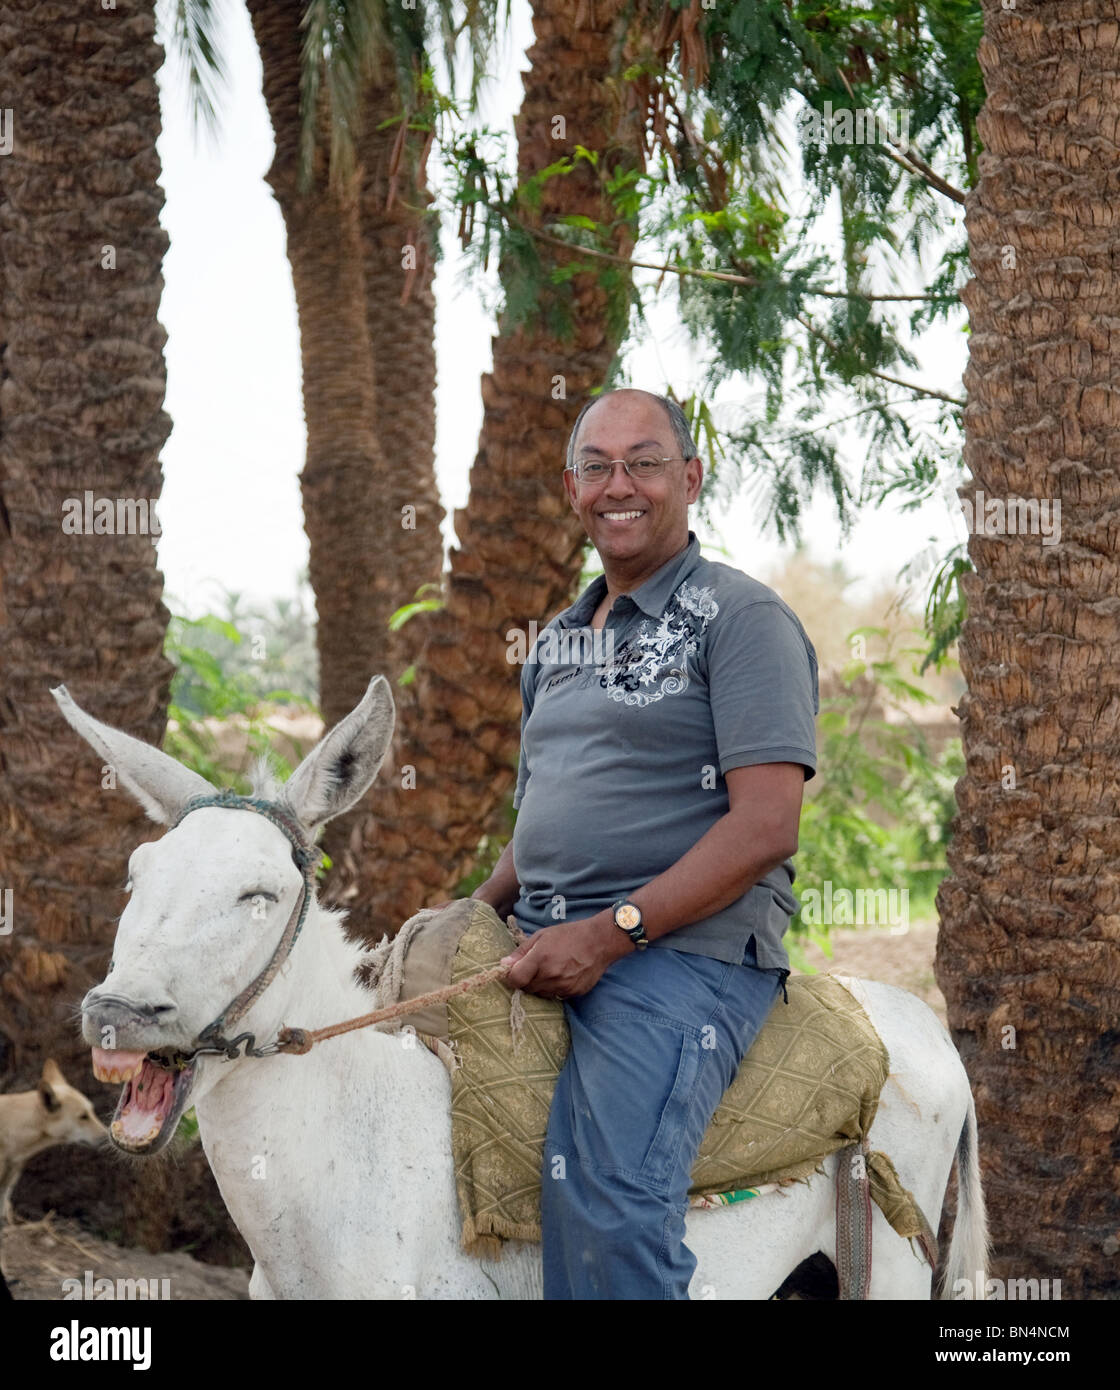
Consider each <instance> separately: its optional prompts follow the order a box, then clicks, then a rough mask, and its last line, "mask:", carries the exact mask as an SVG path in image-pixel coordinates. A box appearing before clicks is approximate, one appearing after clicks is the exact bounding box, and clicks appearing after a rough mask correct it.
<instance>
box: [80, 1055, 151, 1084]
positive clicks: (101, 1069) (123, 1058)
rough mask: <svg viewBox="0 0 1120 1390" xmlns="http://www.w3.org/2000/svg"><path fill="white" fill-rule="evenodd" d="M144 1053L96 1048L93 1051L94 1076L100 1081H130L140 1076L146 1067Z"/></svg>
mask: <svg viewBox="0 0 1120 1390" xmlns="http://www.w3.org/2000/svg"><path fill="white" fill-rule="evenodd" d="M145 1055H146V1054H145V1053H143V1052H125V1051H123V1050H120V1051H118V1050H116V1049H110V1048H105V1047H95V1048H94V1049H93V1057H92V1062H93V1074H94V1076H96V1077H97V1079H98V1081H130V1080H131V1079H132V1077H134V1076H138V1075H139V1074H140V1072H141V1070H142V1069H143V1066H144V1057H145Z"/></svg>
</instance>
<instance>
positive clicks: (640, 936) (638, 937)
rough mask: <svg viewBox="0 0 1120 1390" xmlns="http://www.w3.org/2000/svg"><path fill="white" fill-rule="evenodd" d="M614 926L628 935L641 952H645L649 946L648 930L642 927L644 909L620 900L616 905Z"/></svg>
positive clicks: (626, 900) (623, 899)
mask: <svg viewBox="0 0 1120 1390" xmlns="http://www.w3.org/2000/svg"><path fill="white" fill-rule="evenodd" d="M614 924H615V926H616V927H618V928H619V929H620V930H621V931H624V932H625V933H626V935H627V936H628V937H629V938H630V940H631V941H632V942H633V943H634V945H635V946H636V947H637V948H638V950H639V951H644V950H645V949H646V947H647V946H648V945H649V938H648V937H647V936H646V929H645V927H643V926H642V909H641V908H640V907H639V906H638V904H637V903H632V902H630V901H629V900H628V899H626V898H619V900H618V902H616V903H615V905H614Z"/></svg>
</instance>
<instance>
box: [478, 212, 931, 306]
mask: <svg viewBox="0 0 1120 1390" xmlns="http://www.w3.org/2000/svg"><path fill="white" fill-rule="evenodd" d="M488 206H491V207H492V206H493V204H488ZM495 211H501V209H495ZM511 220H512V219H511ZM518 226H519V227H520V228H521V230H522V231H524V232H528V234H529V235H530V236H533V237H536V238H537V239H538V240H540V241H547V242H550V243H551V244H552V245H553V246H562V247H563V248H564V249H565V250H566V251H578V252H579V253H580V254H581V255H583V256H594V257H595V258H596V259H597V260H603V261H614V262H615V263H616V264H617V265H628V266H633V267H635V268H637V269H640V270H658V271H660V272H661V273H662V274H666V273H668V274H670V275H680V276H681V277H682V278H683V277H687V276H695V277H696V278H698V279H702V280H722V281H724V282H726V283H727V284H729V285H745V286H746V287H747V288H748V289H753V288H755V287H756V286H757V285H758V281H757V280H755V279H753V278H752V277H751V276H749V275H733V274H732V273H731V272H730V271H727V270H701V269H697V268H695V267H693V266H679V265H656V264H654V263H653V262H652V261H635V260H631V259H628V258H627V257H626V256H619V255H617V254H615V253H614V252H611V251H599V250H597V249H595V248H594V247H591V246H580V244H579V243H578V242H574V241H565V240H564V238H563V237H558V236H553V235H552V234H551V233H549V232H542V231H541V230H540V229H539V228H537V227H528V226H526V225H525V224H524V223H523V222H522V223H518ZM786 283H788V282H786ZM805 292H806V294H811V295H813V296H815V297H816V296H820V297H823V298H826V299H866V300H869V301H872V302H875V301H891V302H900V301H911V300H922V301H928V302H929V303H943V302H945V301H947V300H950V299H956V298H957V296H956V295H945V294H863V293H862V292H861V291H859V290H818V289H813V288H812V287H811V286H810V287H808V288H807V289H806V291H805Z"/></svg>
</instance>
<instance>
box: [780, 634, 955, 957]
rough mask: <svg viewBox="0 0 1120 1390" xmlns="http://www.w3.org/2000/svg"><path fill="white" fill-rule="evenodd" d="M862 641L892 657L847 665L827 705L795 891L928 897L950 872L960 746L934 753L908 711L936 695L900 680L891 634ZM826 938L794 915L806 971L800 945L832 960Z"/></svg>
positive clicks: (823, 928) (793, 951) (794, 941)
mask: <svg viewBox="0 0 1120 1390" xmlns="http://www.w3.org/2000/svg"><path fill="white" fill-rule="evenodd" d="M857 637H863V638H865V639H867V638H874V639H876V640H877V641H885V642H886V651H885V654H884V656H883V657H882V659H880V660H853V661H851V662H850V663H849V664H848V665H847V666H846V667H845V668H844V670H843V671H842V672H840V681H841V689H840V691H839V692H838V693H837V694H835V695H834V696H832V697H831V698H827V699H823V700H822V701H821V710H820V714H819V716H818V719H817V743H818V771H817V778H816V782H817V785H816V787H815V788H814V786H813V784H812V783H810V784H809V787H808V788H807V794H806V798H805V802H804V805H803V807H802V812H801V824H800V830H799V848H798V852H797V858H796V868H797V878H796V881H795V883H794V891H795V892H796V893H797V894H798V895H799V896H800V897H801V898H802V900H803V901H804V893H805V890H807V889H815V890H817V891H818V892H822V893H823V891H824V884H825V883H826V881H831V883H832V885H833V889H834V891H835V890H836V889H838V888H841V887H844V888H848V889H850V890H853V891H854V890H855V889H857V888H863V889H865V890H875V889H877V888H896V889H902V888H906V889H907V890H908V891H909V892H910V893H911V894H912V895H914V897H915V898H920V899H922V900H927V899H928V898H929V897H930V896H931V895H932V893H933V891H935V889H936V886H937V884H938V883H939V882H940V881H941V879H942V878H943V877H944V876H945V873H946V871H947V866H946V861H945V845H946V843H947V840H948V827H949V821H950V820H951V818H952V816H953V815H954V814H955V812H956V807H955V802H954V799H953V786H954V783H955V781H956V778H957V777H958V776H959V775H960V773H961V772H962V771H963V764H962V762H961V755H960V744H959V740H953V741H952V742H950V744H948V745H947V747H946V749H945V750H944V751H943V753H942V754H941V756H940V757H938V758H934V757H933V756H932V755H931V753H930V751H929V747H928V743H927V740H926V738H925V735H924V734H923V732H922V730H921V729H920V728H919V726H918V725H917V724H916V723H915V722H914V720H913V719H912V718H911V717H910V715H909V713H908V711H909V709H910V708H912V707H913V705H914V704H915V703H917V704H927V703H929V702H930V700H931V698H932V697H931V696H930V695H929V694H928V692H927V691H925V690H924V689H922V688H921V687H920V686H918V685H916V684H915V683H914V682H913V681H912V680H909V679H907V678H906V677H905V676H903V675H902V674H901V672H900V670H899V666H898V662H897V660H896V659H895V658H894V657H893V656H892V654H891V650H890V639H889V634H888V632H887V630H886V629H884V628H870V627H869V628H862V629H857V631H855V632H853V633H851V634H850V638H849V640H851V639H853V638H857ZM909 654H910V655H915V654H917V653H914V652H910V653H909ZM888 710H893V711H894V712H895V714H896V718H895V719H894V720H888V719H887V717H886V715H887V712H888ZM828 935H829V928H828V926H827V924H814V923H809V922H806V921H804V920H803V917H802V915H801V914H799V915H798V916H797V917H795V918H794V919H793V921H792V922H791V923H790V931H789V934H788V936H787V939H786V940H787V946H788V947H789V949H790V958H791V960H793V961H794V963H795V964H796V965H797V967H798V968H799V969H806V968H807V965H806V958H805V955H804V952H803V951H802V950H801V943H802V942H804V941H805V940H810V941H814V942H816V943H817V944H818V945H821V946H822V947H823V948H824V949H825V951H826V953H829V954H830V953H831V952H830V949H829V946H828Z"/></svg>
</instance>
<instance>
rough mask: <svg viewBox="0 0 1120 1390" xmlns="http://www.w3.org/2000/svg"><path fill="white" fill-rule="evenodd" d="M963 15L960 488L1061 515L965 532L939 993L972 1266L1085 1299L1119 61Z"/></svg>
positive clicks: (1116, 816)
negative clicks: (978, 1222)
mask: <svg viewBox="0 0 1120 1390" xmlns="http://www.w3.org/2000/svg"><path fill="white" fill-rule="evenodd" d="M984 11H985V38H984V40H983V42H982V44H981V47H980V54H979V56H980V63H981V67H982V70H983V73H984V79H985V83H986V85H987V92H988V99H987V103H986V105H985V107H984V110H983V114H982V115H981V117H980V120H979V123H978V127H979V131H980V135H981V137H982V139H983V142H984V147H985V148H984V153H983V154H982V155H981V156H980V162H979V169H980V180H979V183H978V185H977V187H976V189H975V190H974V192H973V193H972V194H970V196H969V200H968V213H967V225H968V233H969V244H970V249H971V259H972V268H973V272H974V276H975V278H974V279H973V280H972V281H971V283H970V284H969V285H968V287H967V289H966V291H965V293H964V295H963V298H964V300H965V303H966V304H967V307H968V309H969V314H970V318H971V326H972V335H971V339H970V360H969V366H968V371H967V373H966V377H965V382H966V385H967V387H968V392H969V405H968V409H967V411H966V413H965V432H966V444H965V460H966V462H967V464H968V466H969V468H970V470H971V472H972V477H973V479H974V482H975V487H973V485H972V484H970V485H969V486H968V488H967V489H962V492H961V495H962V497H969V498H974V497H975V496H976V495H977V493H979V492H982V493H983V494H984V497H985V498H986V499H1006V498H1009V497H1021V498H1028V499H1055V500H1057V501H1060V502H1061V504H1062V512H1061V517H1060V520H1061V543H1060V544H1053V545H1044V544H1042V543H1041V537H1040V536H1039V535H1031V534H1003V535H1000V534H980V533H979V529H977V530H976V531H974V533H973V535H972V537H971V539H970V542H969V554H970V556H971V559H972V562H973V564H974V566H975V570H976V573H975V575H974V576H970V579H969V582H968V586H967V595H968V605H969V617H968V620H967V622H966V623H965V627H964V631H963V633H962V636H961V642H960V655H961V667H962V670H963V672H964V674H965V677H966V679H967V682H968V691H967V693H966V694H965V695H964V697H963V698H962V700H961V703H960V706H959V708H958V713H959V714H960V718H961V729H962V735H963V740H964V751H965V758H966V765H967V766H966V772H965V775H964V776H963V777H962V778H961V780H960V782H959V783H958V785H957V801H958V806H959V816H958V819H957V821H956V825H955V830H956V833H955V838H954V840H953V842H952V845H951V848H950V850H949V864H950V867H951V875H950V877H949V878H947V879H946V880H945V882H944V883H943V884H942V886H941V889H940V892H939V894H938V907H939V910H940V913H941V919H942V922H941V934H940V937H939V941H938V952H937V980H938V984H939V985H940V987H941V989H942V990H943V991H944V993H945V996H946V999H947V1001H948V1005H949V1022H950V1025H951V1028H952V1030H953V1034H954V1037H955V1038H956V1040H957V1044H958V1046H959V1048H960V1050H961V1054H962V1056H963V1058H964V1060H965V1063H966V1065H967V1067H968V1070H969V1074H970V1076H971V1078H972V1083H973V1090H974V1093H975V1096H976V1104H977V1113H978V1117H979V1123H980V1138H981V1145H982V1152H983V1158H984V1179H985V1184H986V1191H987V1197H988V1204H989V1212H990V1216H991V1221H992V1228H993V1240H994V1245H995V1251H996V1259H995V1265H994V1272H995V1273H996V1274H997V1275H1000V1276H1002V1277H1004V1278H1032V1277H1033V1278H1040V1279H1041V1278H1051V1279H1053V1278H1059V1279H1061V1296H1062V1297H1063V1298H1070V1297H1073V1298H1092V1297H1104V1296H1109V1295H1113V1296H1114V1295H1115V1291H1116V1251H1117V1236H1118V1233H1120V1169H1118V1168H1117V1165H1116V1134H1117V1131H1118V1128H1120V1052H1118V1039H1120V991H1118V989H1117V948H1116V941H1117V934H1118V924H1120V880H1118V878H1117V874H1116V872H1115V869H1114V867H1113V865H1114V864H1115V862H1116V857H1117V855H1116V851H1117V850H1118V849H1120V795H1118V780H1117V769H1118V762H1120V705H1118V702H1117V698H1116V694H1115V692H1116V690H1117V688H1118V687H1120V622H1118V618H1117V599H1116V595H1117V593H1118V592H1120V563H1118V551H1117V542H1116V520H1115V518H1116V514H1117V509H1118V506H1120V482H1118V479H1117V471H1116V437H1117V425H1118V422H1120V408H1118V406H1117V403H1116V402H1117V393H1116V380H1117V375H1118V372H1120V347H1118V346H1117V341H1116V339H1115V338H1113V337H1110V335H1109V333H1108V331H1107V329H1106V327H1105V325H1107V324H1109V323H1111V322H1115V321H1116V320H1117V318H1118V316H1120V287H1118V284H1117V280H1116V275H1115V263H1114V262H1115V232H1114V230H1113V229H1112V224H1113V222H1114V208H1115V179H1116V157H1115V139H1114V129H1113V128H1114V125H1115V103H1114V101H1113V99H1112V94H1113V93H1114V92H1115V91H1116V89H1117V84H1118V80H1120V74H1118V69H1120V50H1118V49H1117V46H1116V13H1115V6H1114V5H1113V4H1112V3H1110V0H1074V3H1071V0H1038V2H1037V3H1035V4H1033V5H1031V6H1030V7H1029V9H1028V10H1025V11H1023V12H1016V11H1013V10H1012V11H1008V10H1006V9H1004V8H1003V7H1002V5H1001V3H1000V0H984ZM984 512H985V514H986V512H987V509H986V507H985V508H984Z"/></svg>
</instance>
